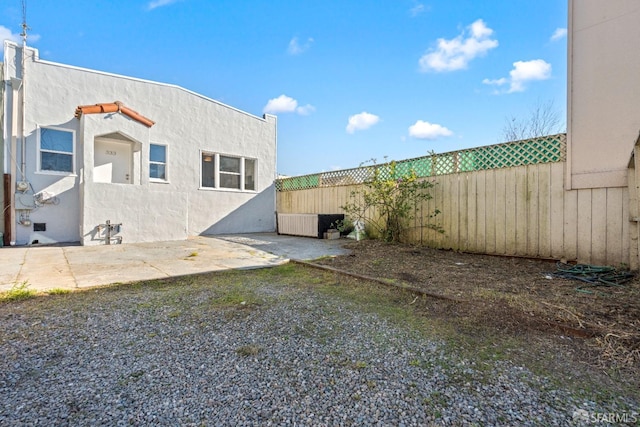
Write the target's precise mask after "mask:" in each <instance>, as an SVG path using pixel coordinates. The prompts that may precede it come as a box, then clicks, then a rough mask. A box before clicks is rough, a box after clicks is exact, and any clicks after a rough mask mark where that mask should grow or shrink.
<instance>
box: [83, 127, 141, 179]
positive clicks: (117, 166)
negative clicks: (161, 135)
mask: <svg viewBox="0 0 640 427" xmlns="http://www.w3.org/2000/svg"><path fill="white" fill-rule="evenodd" d="M141 146H142V144H140V143H139V142H137V141H135V140H133V139H131V138H129V137H127V136H126V135H124V134H122V133H120V132H113V133H109V134H106V135H101V136H97V137H96V138H95V140H94V150H93V181H94V182H102V183H110V184H140V154H141V153H140V152H141Z"/></svg>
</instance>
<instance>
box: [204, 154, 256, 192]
mask: <svg viewBox="0 0 640 427" xmlns="http://www.w3.org/2000/svg"><path fill="white" fill-rule="evenodd" d="M200 185H201V187H202V188H224V189H231V190H240V191H255V189H256V160H255V159H248V158H245V157H237V156H227V155H224V154H219V153H207V152H202V153H201V181H200Z"/></svg>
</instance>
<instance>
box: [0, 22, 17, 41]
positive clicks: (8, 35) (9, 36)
mask: <svg viewBox="0 0 640 427" xmlns="http://www.w3.org/2000/svg"><path fill="white" fill-rule="evenodd" d="M0 40H11V41H14V42H19V41H20V40H21V38H20V34H15V33H12V32H11V30H10V29H9V28H7V27H3V26H2V25H0Z"/></svg>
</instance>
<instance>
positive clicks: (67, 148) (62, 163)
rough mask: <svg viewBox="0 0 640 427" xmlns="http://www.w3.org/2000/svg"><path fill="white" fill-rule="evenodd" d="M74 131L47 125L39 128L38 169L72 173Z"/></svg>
mask: <svg viewBox="0 0 640 427" xmlns="http://www.w3.org/2000/svg"><path fill="white" fill-rule="evenodd" d="M74 136H75V134H74V132H73V131H70V130H63V129H55V128H48V127H41V128H40V138H39V147H38V148H39V153H38V156H39V162H40V168H39V170H40V171H43V172H61V173H73V171H74V169H73V167H74V166H73V165H74V157H75V141H74V139H75V138H74Z"/></svg>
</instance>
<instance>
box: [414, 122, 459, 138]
mask: <svg viewBox="0 0 640 427" xmlns="http://www.w3.org/2000/svg"><path fill="white" fill-rule="evenodd" d="M451 135H453V132H451V131H450V130H449V129H447V128H446V127H444V126H441V125H438V124H435V123H429V122H425V121H422V120H418V121H417V122H415V124H413V125H411V126H409V136H411V137H413V138H417V139H437V138H439V137H441V136H451Z"/></svg>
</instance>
